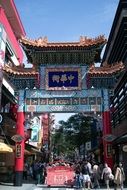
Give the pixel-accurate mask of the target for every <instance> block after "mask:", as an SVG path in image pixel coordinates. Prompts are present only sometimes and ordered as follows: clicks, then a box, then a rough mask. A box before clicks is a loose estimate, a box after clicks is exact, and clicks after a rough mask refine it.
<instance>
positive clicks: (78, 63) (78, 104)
mask: <svg viewBox="0 0 127 190" xmlns="http://www.w3.org/2000/svg"><path fill="white" fill-rule="evenodd" d="M105 42H106V41H105V39H104V37H103V36H100V37H98V38H96V39H87V38H83V37H82V38H81V39H80V42H75V43H48V42H47V39H46V38H44V39H38V40H27V39H26V38H25V39H22V40H21V43H22V45H23V48H24V50H25V52H26V55H27V57H28V60H29V61H30V62H31V63H32V64H33V65H34V66H35V71H36V72H38V79H37V78H36V81H37V82H38V85H37V86H36V88H34V89H25V88H24V89H19V103H18V104H19V108H18V117H17V134H20V135H21V136H24V121H25V117H24V114H25V113H31V112H32V113H33V114H42V113H62V112H64V113H68V112H70V113H72V112H74V113H77V112H84V113H86V114H87V113H88V114H89V113H93V114H94V113H101V115H102V118H103V137H105V136H107V135H110V134H111V124H110V122H111V121H110V112H109V92H108V89H106V88H103V85H102V88H100V89H95V88H89V84H88V83H89V80H88V79H89V76H88V74H89V68H90V64H91V63H93V62H97V61H99V60H100V52H101V50H102V47H103V45H104V44H105ZM27 82H29V79H28V80H27V81H26V83H27ZM27 84H28V83H27ZM26 87H27V85H26ZM20 144H21V147H22V156H21V158H18V159H16V169H15V170H16V173H17V175H16V180H17V185H18V181H20V178H21V175H22V171H23V170H22V169H23V155H24V152H23V150H24V142H23V141H22V142H21V143H20ZM103 149H104V162H107V163H108V165H110V166H111V167H112V164H113V163H112V155H111V152H110V151H111V142H107V141H106V140H105V139H104V140H103ZM19 185H20V183H19Z"/></svg>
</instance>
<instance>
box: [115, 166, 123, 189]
mask: <svg viewBox="0 0 127 190" xmlns="http://www.w3.org/2000/svg"><path fill="white" fill-rule="evenodd" d="M124 180H125V173H124V169H123V166H122V163H119V164H118V165H117V166H116V171H115V177H114V183H115V190H117V189H118V188H119V187H120V189H121V190H123V182H124Z"/></svg>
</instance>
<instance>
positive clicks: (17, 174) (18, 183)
mask: <svg viewBox="0 0 127 190" xmlns="http://www.w3.org/2000/svg"><path fill="white" fill-rule="evenodd" d="M22 179H23V171H18V172H17V171H16V172H15V176H14V186H17V187H18V186H22Z"/></svg>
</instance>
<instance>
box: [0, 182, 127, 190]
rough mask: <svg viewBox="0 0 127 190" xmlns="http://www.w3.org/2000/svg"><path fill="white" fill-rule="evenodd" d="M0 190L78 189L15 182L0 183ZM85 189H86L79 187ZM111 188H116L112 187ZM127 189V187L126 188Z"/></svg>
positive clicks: (102, 189)
mask: <svg viewBox="0 0 127 190" xmlns="http://www.w3.org/2000/svg"><path fill="white" fill-rule="evenodd" d="M0 190H76V189H75V188H65V187H56V188H55V187H50V188H49V187H46V186H44V185H35V184H23V185H22V186H21V187H15V186H13V184H4V183H2V184H0ZM79 190H84V189H79ZM85 190H87V189H85ZM93 190H106V188H101V189H93ZM110 190H114V189H113V188H111V189H110ZM124 190H127V188H124Z"/></svg>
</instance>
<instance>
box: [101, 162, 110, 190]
mask: <svg viewBox="0 0 127 190" xmlns="http://www.w3.org/2000/svg"><path fill="white" fill-rule="evenodd" d="M111 175H112V170H111V168H110V167H109V166H108V164H107V163H105V164H104V169H103V171H102V175H101V179H104V181H105V184H106V187H107V189H108V190H109V189H110V187H109V182H110V176H111ZM112 176H113V175H112Z"/></svg>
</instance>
